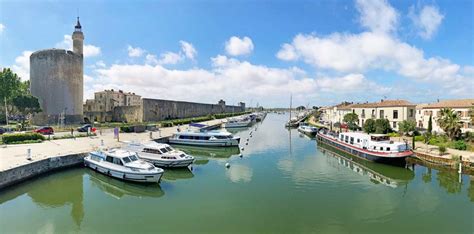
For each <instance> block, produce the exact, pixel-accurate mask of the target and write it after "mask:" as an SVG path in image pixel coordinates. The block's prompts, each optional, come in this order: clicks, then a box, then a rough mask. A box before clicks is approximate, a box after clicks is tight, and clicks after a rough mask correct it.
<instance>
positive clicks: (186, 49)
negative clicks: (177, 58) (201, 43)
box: [179, 41, 197, 60]
mask: <svg viewBox="0 0 474 234" xmlns="http://www.w3.org/2000/svg"><path fill="white" fill-rule="evenodd" d="M179 44H180V45H181V51H182V52H183V53H184V55H185V56H186V58H188V59H191V60H194V58H195V57H196V55H197V51H196V49H195V48H194V46H193V44H191V43H189V42H186V41H179Z"/></svg>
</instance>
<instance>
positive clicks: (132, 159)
mask: <svg viewBox="0 0 474 234" xmlns="http://www.w3.org/2000/svg"><path fill="white" fill-rule="evenodd" d="M128 158H130V161H132V162H133V161H137V160H138V158H137V156H135V155H132V156H130V157H128Z"/></svg>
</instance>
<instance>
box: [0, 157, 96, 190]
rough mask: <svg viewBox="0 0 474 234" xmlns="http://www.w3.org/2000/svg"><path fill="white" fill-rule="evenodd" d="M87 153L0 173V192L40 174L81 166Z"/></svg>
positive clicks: (29, 164) (48, 160) (55, 158)
mask: <svg viewBox="0 0 474 234" xmlns="http://www.w3.org/2000/svg"><path fill="white" fill-rule="evenodd" d="M85 156H87V153H80V154H70V155H62V156H57V157H52V158H46V159H43V160H39V161H36V162H31V163H28V164H26V165H22V166H19V167H15V168H12V169H8V170H5V171H1V172H0V190H2V189H4V188H5V187H8V186H10V185H14V184H17V183H20V182H22V181H25V180H27V179H29V178H32V177H35V176H38V175H40V174H43V173H46V172H50V171H53V170H58V169H62V168H66V167H72V166H76V165H81V164H82V163H83V162H84V157H85Z"/></svg>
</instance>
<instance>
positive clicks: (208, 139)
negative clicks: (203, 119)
mask: <svg viewBox="0 0 474 234" xmlns="http://www.w3.org/2000/svg"><path fill="white" fill-rule="evenodd" d="M169 143H171V144H182V145H194V146H238V145H239V143H240V137H238V136H233V135H232V133H230V132H227V131H219V130H212V131H205V130H200V131H193V130H187V131H183V132H176V133H174V134H173V136H171V137H170V138H169Z"/></svg>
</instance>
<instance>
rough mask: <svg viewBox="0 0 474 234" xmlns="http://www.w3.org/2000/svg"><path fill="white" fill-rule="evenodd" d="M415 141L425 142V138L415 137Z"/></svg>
mask: <svg viewBox="0 0 474 234" xmlns="http://www.w3.org/2000/svg"><path fill="white" fill-rule="evenodd" d="M415 141H423V142H424V141H425V137H424V136H415Z"/></svg>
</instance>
